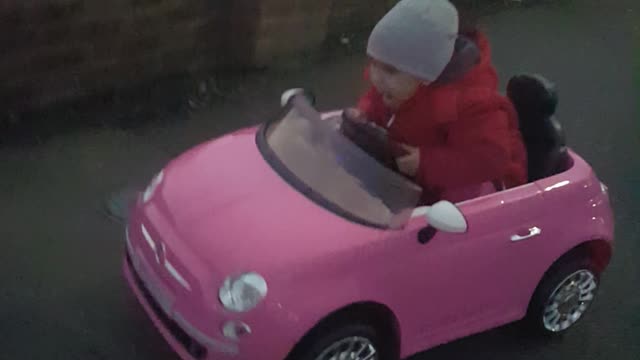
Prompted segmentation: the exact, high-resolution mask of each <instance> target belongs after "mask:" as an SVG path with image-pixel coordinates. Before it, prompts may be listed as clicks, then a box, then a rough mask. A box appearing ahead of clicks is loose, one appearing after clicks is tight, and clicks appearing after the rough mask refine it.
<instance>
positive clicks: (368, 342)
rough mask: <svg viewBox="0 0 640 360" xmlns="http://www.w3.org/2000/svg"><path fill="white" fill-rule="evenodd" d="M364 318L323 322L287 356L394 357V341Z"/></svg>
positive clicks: (309, 359)
mask: <svg viewBox="0 0 640 360" xmlns="http://www.w3.org/2000/svg"><path fill="white" fill-rule="evenodd" d="M383 339H385V337H383V336H382V334H381V332H380V331H379V330H378V329H377V328H376V327H374V326H372V325H370V324H367V323H366V322H360V321H357V320H355V321H354V320H353V319H351V320H349V321H341V322H335V323H333V324H325V325H323V326H322V327H321V328H318V329H316V330H314V332H313V333H312V334H311V335H310V336H309V337H308V338H306V339H305V340H304V341H303V343H302V344H300V345H301V346H300V347H299V348H298V349H296V351H295V353H294V354H292V357H291V356H290V357H289V358H290V359H296V360H397V359H398V356H397V355H395V354H394V353H395V351H394V349H393V344H392V342H391V341H389V339H388V338H387V339H386V340H383Z"/></svg>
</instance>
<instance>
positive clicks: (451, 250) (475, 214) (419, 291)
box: [387, 184, 546, 351]
mask: <svg viewBox="0 0 640 360" xmlns="http://www.w3.org/2000/svg"><path fill="white" fill-rule="evenodd" d="M541 201H542V197H541V196H540V192H539V190H538V188H537V187H536V186H535V185H533V184H529V185H525V186H521V187H519V188H516V189H511V190H508V191H504V192H500V193H496V194H493V195H490V196H486V197H482V198H479V199H474V200H471V201H467V202H464V203H461V204H459V205H458V208H459V209H460V210H461V211H462V213H463V214H464V216H465V218H466V220H467V224H468V229H467V232H466V233H464V234H451V233H444V232H441V231H438V232H436V233H435V235H433V236H432V237H431V238H430V239H429V240H428V241H427V242H426V243H424V244H422V243H420V242H419V241H418V239H419V237H420V233H421V231H423V229H424V228H425V226H426V225H427V220H426V218H424V217H415V218H413V219H412V220H411V222H410V223H409V224H408V225H407V227H406V228H405V229H404V230H403V231H402V233H398V234H397V236H398V239H394V241H393V243H394V244H395V249H394V250H393V251H392V253H393V254H394V255H392V256H397V257H398V259H397V261H396V262H394V263H395V264H396V265H395V266H392V268H393V270H391V271H390V272H389V273H388V276H389V279H387V280H388V281H389V282H388V284H393V285H391V286H390V290H391V291H392V292H393V295H391V296H392V301H393V302H394V308H395V310H394V311H396V314H397V316H398V318H399V319H400V322H401V325H402V329H403V333H405V335H406V336H408V337H409V338H405V339H404V340H405V341H408V342H410V343H413V344H414V345H415V346H416V347H417V348H416V351H417V350H420V347H427V346H430V345H435V344H439V343H442V342H445V341H449V340H452V339H455V338H458V337H461V336H465V335H469V334H471V333H475V332H478V331H482V330H485V329H487V328H490V327H493V326H498V325H501V324H503V323H505V322H509V321H513V320H516V319H517V318H519V317H520V316H521V315H522V314H523V313H524V311H525V309H526V304H527V303H528V299H529V296H530V295H531V291H532V290H531V287H532V281H531V279H532V278H534V276H533V275H532V273H533V272H535V271H538V270H536V269H532V268H529V266H530V260H529V259H527V252H528V251H530V250H531V249H532V248H535V247H536V246H540V245H538V244H543V241H544V239H543V238H544V237H545V236H546V234H545V233H544V232H543V231H542V232H539V231H537V230H536V229H540V228H542V227H543V225H542V224H540V223H539V221H540V220H541V219H542V215H543V213H542V210H543V209H542V207H541ZM423 235H425V234H424V233H423ZM426 235H428V234H426ZM423 240H426V238H423ZM514 240H515V241H514ZM525 240H527V241H525ZM394 279H395V280H394ZM533 287H535V286H533Z"/></svg>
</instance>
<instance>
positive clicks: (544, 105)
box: [507, 75, 558, 119]
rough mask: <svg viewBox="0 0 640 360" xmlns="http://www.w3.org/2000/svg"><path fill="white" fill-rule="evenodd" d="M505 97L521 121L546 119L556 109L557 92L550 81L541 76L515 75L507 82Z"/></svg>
mask: <svg viewBox="0 0 640 360" xmlns="http://www.w3.org/2000/svg"><path fill="white" fill-rule="evenodd" d="M507 96H508V97H509V99H511V101H512V102H513V105H514V106H515V108H516V110H517V111H518V115H519V116H520V118H521V119H529V118H548V117H551V116H553V115H554V114H555V112H556V108H557V107H558V92H557V91H556V86H555V84H553V83H552V82H551V81H549V80H547V79H545V78H544V77H543V76H541V75H517V76H514V77H512V78H511V80H509V85H507Z"/></svg>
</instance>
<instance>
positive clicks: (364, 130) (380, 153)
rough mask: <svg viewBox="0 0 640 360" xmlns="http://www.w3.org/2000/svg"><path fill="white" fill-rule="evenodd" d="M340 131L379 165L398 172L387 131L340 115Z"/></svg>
mask: <svg viewBox="0 0 640 360" xmlns="http://www.w3.org/2000/svg"><path fill="white" fill-rule="evenodd" d="M340 131H341V132H342V134H343V135H344V136H346V137H347V138H348V139H349V140H351V141H352V142H353V143H354V144H356V145H357V146H358V147H359V148H361V149H362V150H364V151H365V152H366V153H367V154H369V156H371V157H373V158H374V159H376V161H378V162H379V163H380V164H382V165H384V166H385V167H387V168H389V169H391V170H392V171H394V172H398V171H399V169H398V164H397V163H396V156H395V155H394V151H393V146H392V143H391V142H390V141H389V137H388V134H387V131H386V130H384V129H382V128H380V127H378V126H376V125H374V124H373V123H369V122H364V121H358V120H353V119H350V118H349V117H348V116H346V115H345V114H344V113H343V114H342V124H341V126H340Z"/></svg>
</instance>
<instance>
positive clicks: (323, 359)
mask: <svg viewBox="0 0 640 360" xmlns="http://www.w3.org/2000/svg"><path fill="white" fill-rule="evenodd" d="M377 359H378V354H377V351H376V348H375V347H374V346H373V344H372V343H371V341H369V339H366V338H363V337H359V336H352V337H348V338H345V339H342V340H340V341H336V342H335V343H333V344H332V345H331V346H329V347H328V348H327V349H326V350H325V351H323V352H322V354H320V355H319V356H318V357H317V358H316V360H377Z"/></svg>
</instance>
